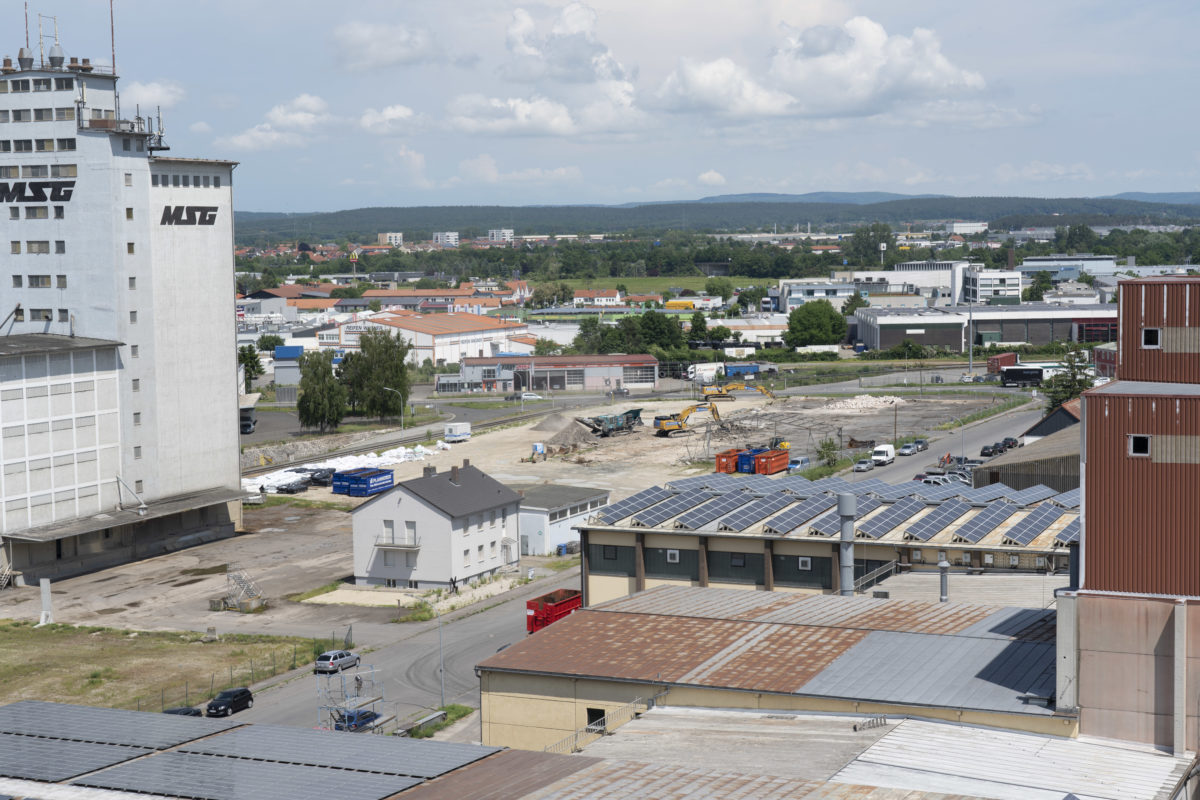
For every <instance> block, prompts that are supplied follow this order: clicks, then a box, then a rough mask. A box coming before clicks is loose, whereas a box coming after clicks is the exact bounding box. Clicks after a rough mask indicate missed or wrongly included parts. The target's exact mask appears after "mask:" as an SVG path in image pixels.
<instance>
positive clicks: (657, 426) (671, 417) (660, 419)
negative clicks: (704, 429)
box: [654, 403, 721, 436]
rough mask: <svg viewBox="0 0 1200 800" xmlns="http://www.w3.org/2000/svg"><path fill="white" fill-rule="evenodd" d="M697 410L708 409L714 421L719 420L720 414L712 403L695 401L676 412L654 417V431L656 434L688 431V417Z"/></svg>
mask: <svg viewBox="0 0 1200 800" xmlns="http://www.w3.org/2000/svg"><path fill="white" fill-rule="evenodd" d="M697 411H708V412H710V413H711V414H712V418H713V421H714V422H720V421H721V414H720V413H719V412H718V411H717V407H716V406H714V405H713V404H712V403H696V404H695V405H692V406H688V407H687V408H685V409H683V410H682V411H680V412H679V413H678V414H663V415H660V416H657V417H655V418H654V433H655V435H656V436H670V435H671V434H672V433H675V432H677V431H688V430H690V429H689V428H688V424H687V421H688V417H690V416H692V414H695V413H696V412H697Z"/></svg>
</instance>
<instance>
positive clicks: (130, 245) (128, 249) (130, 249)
mask: <svg viewBox="0 0 1200 800" xmlns="http://www.w3.org/2000/svg"><path fill="white" fill-rule="evenodd" d="M125 252H126V253H128V254H129V255H133V242H126V243H125Z"/></svg>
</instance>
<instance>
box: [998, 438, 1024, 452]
mask: <svg viewBox="0 0 1200 800" xmlns="http://www.w3.org/2000/svg"><path fill="white" fill-rule="evenodd" d="M1001 444H1003V445H1004V446H1005V447H1006V448H1008V449H1009V450H1015V449H1016V448H1018V447H1024V446H1025V445H1023V444H1021V443H1020V442H1019V441H1017V439H1016V438H1015V437H1012V436H1005V437H1004V441H1003V442H1001Z"/></svg>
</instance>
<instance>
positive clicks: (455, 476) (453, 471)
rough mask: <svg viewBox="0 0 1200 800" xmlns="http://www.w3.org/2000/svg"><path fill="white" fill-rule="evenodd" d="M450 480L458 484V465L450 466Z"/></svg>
mask: <svg viewBox="0 0 1200 800" xmlns="http://www.w3.org/2000/svg"><path fill="white" fill-rule="evenodd" d="M450 482H451V483H453V484H454V485H455V486H458V467H451V468H450Z"/></svg>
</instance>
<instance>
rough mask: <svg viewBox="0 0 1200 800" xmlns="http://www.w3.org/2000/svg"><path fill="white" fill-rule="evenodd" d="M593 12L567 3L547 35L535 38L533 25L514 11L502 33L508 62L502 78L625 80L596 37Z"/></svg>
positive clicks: (519, 11) (527, 16) (524, 13)
mask: <svg viewBox="0 0 1200 800" xmlns="http://www.w3.org/2000/svg"><path fill="white" fill-rule="evenodd" d="M596 22H597V15H596V11H595V9H593V8H592V7H591V6H587V5H585V4H583V3H570V4H568V5H567V6H565V7H564V8H563V9H562V11H561V12H559V15H558V16H557V17H556V18H555V19H554V21H553V23H552V25H551V27H550V31H549V33H547V34H546V35H545V36H539V35H538V31H537V27H538V26H537V22H536V21H535V20H534V18H533V17H532V16H531V15H530V13H529V12H528V11H526V10H525V9H523V8H518V9H516V10H515V11H514V12H513V18H512V21H511V22H510V23H509V25H508V29H507V31H506V36H505V39H506V44H507V47H508V50H509V53H510V54H511V55H512V61H511V62H510V63H509V64H508V65H506V67H505V68H504V74H505V76H506V77H508V78H511V79H513V80H520V81H535V80H539V79H541V78H550V79H552V80H558V81H564V82H568V83H590V82H592V81H598V80H625V79H626V78H628V77H629V74H628V73H627V71H626V70H625V68H624V67H623V66H622V65H621V63H620V62H619V61H617V58H616V56H615V55H613V52H612V50H610V49H609V47H608V46H607V45H605V44H604V43H603V42H601V41H600V40H599V38H598V37H597V35H596Z"/></svg>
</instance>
